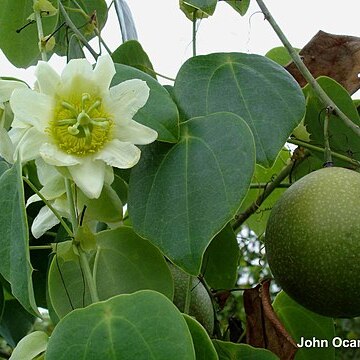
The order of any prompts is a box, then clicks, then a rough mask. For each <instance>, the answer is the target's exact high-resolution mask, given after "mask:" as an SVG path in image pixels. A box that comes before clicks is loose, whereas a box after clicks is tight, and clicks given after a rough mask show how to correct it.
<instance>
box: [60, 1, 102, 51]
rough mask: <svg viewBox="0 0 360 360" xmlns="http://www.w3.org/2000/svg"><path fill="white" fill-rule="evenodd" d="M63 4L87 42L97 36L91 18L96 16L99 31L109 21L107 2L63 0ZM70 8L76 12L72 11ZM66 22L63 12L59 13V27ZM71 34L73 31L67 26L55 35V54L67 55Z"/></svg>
mask: <svg viewBox="0 0 360 360" xmlns="http://www.w3.org/2000/svg"><path fill="white" fill-rule="evenodd" d="M61 2H62V4H63V5H64V7H65V9H66V10H67V13H68V15H69V17H70V19H71V21H72V22H73V23H74V25H75V26H76V27H77V29H78V30H79V31H80V32H81V33H82V34H83V35H84V36H85V38H86V39H87V40H90V39H92V38H93V37H94V36H95V32H94V30H95V28H94V25H93V23H92V21H91V16H93V15H94V14H96V24H97V26H98V29H99V30H101V29H102V28H103V26H104V25H105V22H106V20H107V4H106V1H105V0H77V1H76V2H74V1H72V0H62V1H61ZM75 4H78V5H79V6H80V8H81V10H82V11H83V12H81V11H79V8H78V7H77V5H75ZM69 8H71V9H74V10H73V11H71V10H69ZM64 22H65V19H64V17H63V15H62V14H61V12H59V20H58V26H60V25H61V24H63V23H64ZM69 34H71V31H70V30H68V29H67V27H66V26H63V27H62V28H61V29H59V31H58V32H57V33H56V35H55V39H56V46H55V52H56V53H57V54H58V55H59V56H65V55H67V52H68V44H69Z"/></svg>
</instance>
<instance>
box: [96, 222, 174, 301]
mask: <svg viewBox="0 0 360 360" xmlns="http://www.w3.org/2000/svg"><path fill="white" fill-rule="evenodd" d="M96 238H97V245H98V251H97V254H96V258H95V265H94V276H95V281H96V285H97V289H98V293H99V297H100V300H105V299H108V298H110V297H111V296H114V295H119V294H129V293H133V292H135V291H138V290H145V289H151V290H155V291H158V292H160V293H162V294H164V295H165V296H167V297H168V298H169V299H171V300H172V298H173V295H174V284H173V280H172V276H171V273H170V270H169V268H168V266H167V264H166V261H165V259H164V257H163V255H162V254H161V253H160V251H159V250H158V249H157V248H156V247H155V246H153V245H152V244H151V243H150V242H148V241H147V240H144V239H142V238H141V237H139V236H138V235H136V234H135V233H134V231H133V230H132V229H131V228H129V227H125V226H123V227H120V228H117V229H114V230H108V231H102V232H100V233H98V234H97V235H96Z"/></svg>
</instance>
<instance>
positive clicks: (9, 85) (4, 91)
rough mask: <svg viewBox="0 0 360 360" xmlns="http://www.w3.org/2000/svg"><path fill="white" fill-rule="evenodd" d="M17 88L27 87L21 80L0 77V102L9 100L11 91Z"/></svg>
mask: <svg viewBox="0 0 360 360" xmlns="http://www.w3.org/2000/svg"><path fill="white" fill-rule="evenodd" d="M17 88H27V86H26V84H25V83H23V82H21V81H15V80H2V79H0V103H4V102H6V101H9V99H10V96H11V93H12V92H13V91H14V90H15V89H17Z"/></svg>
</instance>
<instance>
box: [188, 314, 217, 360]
mask: <svg viewBox="0 0 360 360" xmlns="http://www.w3.org/2000/svg"><path fill="white" fill-rule="evenodd" d="M183 316H184V318H185V320H186V323H187V325H188V327H189V330H190V333H191V337H192V339H193V343H194V347H195V354H196V360H217V359H218V356H217V354H216V350H215V347H214V345H213V343H212V342H211V340H210V338H209V335H208V334H207V332H206V330H205V329H204V328H203V327H202V326H201V324H200V323H199V322H198V321H196V320H195V319H194V318H193V317H191V316H189V315H186V314H183Z"/></svg>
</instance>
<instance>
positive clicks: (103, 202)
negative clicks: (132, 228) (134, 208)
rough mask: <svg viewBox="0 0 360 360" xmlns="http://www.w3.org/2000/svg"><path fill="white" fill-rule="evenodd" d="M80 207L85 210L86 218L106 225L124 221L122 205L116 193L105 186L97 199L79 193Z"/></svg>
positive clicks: (108, 186)
mask: <svg viewBox="0 0 360 360" xmlns="http://www.w3.org/2000/svg"><path fill="white" fill-rule="evenodd" d="M78 206H79V208H80V209H83V208H84V206H86V209H85V215H84V216H85V218H86V219H89V220H96V221H102V222H105V223H116V222H119V221H121V220H122V217H123V210H122V207H123V205H122V203H121V200H120V198H119V196H118V195H117V193H116V191H115V190H114V189H113V188H112V187H111V186H110V185H107V184H105V185H104V187H103V189H102V191H101V194H100V196H99V197H98V198H97V199H89V198H87V197H86V196H85V195H84V194H83V193H82V192H80V191H79V193H78Z"/></svg>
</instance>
